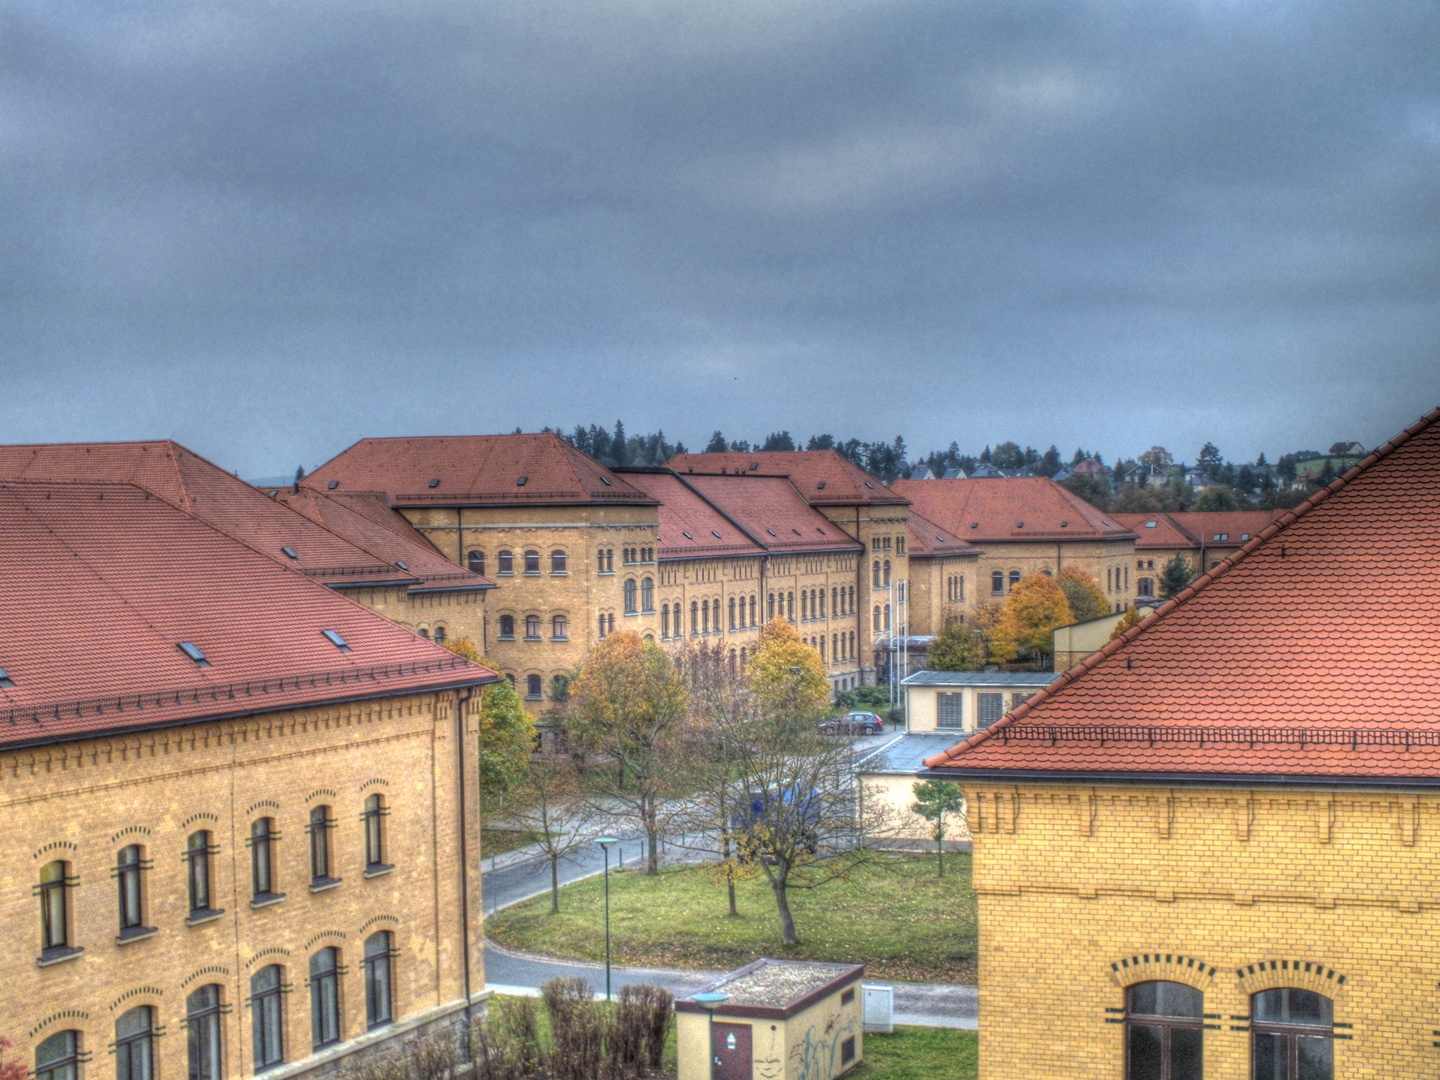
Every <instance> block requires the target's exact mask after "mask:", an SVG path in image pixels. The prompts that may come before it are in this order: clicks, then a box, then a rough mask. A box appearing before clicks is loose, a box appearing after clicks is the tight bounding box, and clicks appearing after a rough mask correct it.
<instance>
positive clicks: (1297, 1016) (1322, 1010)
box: [1286, 990, 1335, 1027]
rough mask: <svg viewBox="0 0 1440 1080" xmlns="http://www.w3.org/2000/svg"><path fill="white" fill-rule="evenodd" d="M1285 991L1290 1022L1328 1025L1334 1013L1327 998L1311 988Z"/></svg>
mask: <svg viewBox="0 0 1440 1080" xmlns="http://www.w3.org/2000/svg"><path fill="white" fill-rule="evenodd" d="M1286 993H1287V994H1288V995H1289V998H1290V1002H1289V1004H1290V1023H1292V1024H1321V1025H1324V1026H1325V1027H1329V1026H1330V1024H1331V1022H1332V1020H1333V1018H1334V1015H1335V1013H1334V1006H1333V1005H1331V1003H1330V999H1329V998H1327V997H1321V996H1320V995H1319V994H1317V993H1315V991H1313V990H1288V991H1286Z"/></svg>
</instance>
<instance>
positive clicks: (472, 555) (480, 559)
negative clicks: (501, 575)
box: [465, 548, 485, 577]
mask: <svg viewBox="0 0 1440 1080" xmlns="http://www.w3.org/2000/svg"><path fill="white" fill-rule="evenodd" d="M465 566H466V568H467V569H469V571H470V572H471V573H472V574H479V575H480V576H481V577H484V576H485V552H483V551H481V550H480V549H479V548H476V549H474V550H472V551H468V552H466V553H465Z"/></svg>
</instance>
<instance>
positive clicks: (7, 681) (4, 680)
mask: <svg viewBox="0 0 1440 1080" xmlns="http://www.w3.org/2000/svg"><path fill="white" fill-rule="evenodd" d="M14 685H15V681H14V680H13V679H11V678H10V676H9V674H8V673H7V672H6V671H5V669H4V668H3V667H0V686H14Z"/></svg>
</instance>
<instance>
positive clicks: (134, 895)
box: [39, 795, 392, 964]
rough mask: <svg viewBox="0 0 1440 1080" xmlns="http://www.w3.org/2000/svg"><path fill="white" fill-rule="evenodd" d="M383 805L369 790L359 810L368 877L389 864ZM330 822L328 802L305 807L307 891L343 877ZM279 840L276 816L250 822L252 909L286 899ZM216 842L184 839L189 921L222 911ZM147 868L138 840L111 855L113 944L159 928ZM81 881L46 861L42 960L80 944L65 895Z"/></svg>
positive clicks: (208, 837) (205, 834)
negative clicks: (150, 921) (280, 882)
mask: <svg viewBox="0 0 1440 1080" xmlns="http://www.w3.org/2000/svg"><path fill="white" fill-rule="evenodd" d="M389 812H390V811H389V808H388V807H387V806H386V804H385V800H384V797H383V796H380V795H371V796H369V797H368V798H367V799H366V800H365V810H364V813H363V814H362V815H361V821H362V823H363V829H364V834H365V874H366V876H369V877H373V876H375V875H377V874H380V873H384V872H386V871H388V870H390V869H392V867H391V866H390V865H389V864H388V863H386V862H385V825H384V819H385V818H386V817H387V816H388V815H389ZM335 827H336V822H335V818H334V816H333V814H332V813H331V809H330V807H328V806H317V807H315V808H314V809H313V810H311V811H310V821H309V824H308V825H307V826H306V832H308V833H309V834H310V889H311V891H312V892H320V891H322V890H324V889H329V888H333V887H334V886H336V885H339V884H340V882H341V879H340V878H339V877H338V876H335V875H334V871H335V870H336V869H337V867H336V865H335V860H334V850H333V848H334V845H333V843H332V841H331V836H330V833H331V831H332V830H333V829H334V828H335ZM279 840H280V830H279V829H277V828H276V827H275V819H274V818H268V817H265V818H257V819H256V820H255V821H254V822H252V823H251V826H250V838H249V841H248V844H249V847H250V869H251V884H252V886H253V899H252V901H251V903H252V904H253V905H254V906H256V907H263V906H266V905H268V904H271V903H275V902H278V901H280V900H283V899H284V898H285V895H284V894H283V893H281V892H280V891H279V890H278V889H277V887H276V885H277V882H276V875H275V845H276V844H277V843H278V842H279ZM219 851H220V849H219V847H218V846H217V845H216V844H215V842H214V836H213V834H212V833H211V832H210V831H209V830H208V829H202V830H200V831H199V832H194V833H191V834H190V836H189V838H188V839H187V841H186V845H185V855H184V859H185V863H186V887H187V891H188V894H189V900H190V916H189V919H188V920H187V921H189V922H190V923H192V924H194V923H201V922H208V921H209V920H210V919H213V918H216V917H218V916H220V915H222V914H224V911H223V909H220V908H216V907H214V906H213V904H212V901H213V900H214V899H215V894H214V890H213V887H212V886H213V869H214V860H215V856H216V855H217V854H219ZM152 868H153V864H152V861H151V860H150V859H148V858H146V853H145V849H144V848H143V847H142V846H141V845H139V844H129V845H127V846H126V847H123V848H121V849H120V851H119V854H118V855H117V856H116V860H115V869H114V871H113V877H114V878H115V881H116V885H117V891H118V897H117V899H118V904H117V914H118V923H119V926H118V936H117V938H116V941H117V943H119V944H124V943H126V942H128V941H132V940H134V939H136V938H141V937H149V936H151V935H153V934H155V933H157V930H156V928H155V927H152V926H149V925H147V920H146V912H147V907H148V904H147V899H148V896H147V882H146V876H147V875H148V874H149V873H150V872H151V870H152ZM78 884H79V878H78V877H77V876H75V875H74V874H73V873H72V872H71V867H70V864H69V863H68V862H64V861H56V862H51V863H47V864H46V865H45V866H43V867H41V869H40V886H39V896H40V962H41V963H42V964H47V963H52V962H55V961H57V960H60V959H64V958H67V957H69V956H72V955H75V954H77V953H79V952H80V951H81V948H82V947H81V946H79V945H77V944H76V942H75V940H74V927H73V923H74V919H73V917H72V912H71V894H72V892H73V891H74V889H75V887H76V886H77V885H78Z"/></svg>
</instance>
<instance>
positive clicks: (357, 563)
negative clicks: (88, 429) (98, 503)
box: [0, 440, 453, 585]
mask: <svg viewBox="0 0 1440 1080" xmlns="http://www.w3.org/2000/svg"><path fill="white" fill-rule="evenodd" d="M0 479H5V480H55V481H65V482H68V481H74V482H78V483H88V482H97V483H130V484H135V485H136V486H138V487H141V488H143V489H144V490H146V491H148V492H150V493H151V494H152V495H155V496H157V497H159V498H161V499H164V500H165V501H166V502H168V503H169V504H170V505H171V506H174V507H176V508H178V509H180V510H182V511H184V512H185V513H187V514H193V515H194V516H195V517H198V518H202V519H203V520H205V521H207V522H209V523H210V524H211V525H214V526H215V527H216V528H218V529H220V530H221V531H222V532H224V533H225V534H226V535H228V536H231V537H234V538H235V539H236V540H239V541H240V542H241V543H244V544H248V545H249V546H251V547H252V548H254V549H255V550H256V551H259V552H261V553H263V554H265V555H268V556H270V557H271V558H273V559H276V560H278V561H281V562H282V563H285V564H287V565H289V566H290V567H291V569H295V570H298V571H300V572H301V573H305V574H309V575H311V576H313V577H316V578H317V579H318V580H321V581H324V582H325V583H326V584H329V585H364V584H369V583H374V582H377V581H395V580H404V579H407V578H409V577H410V576H411V575H409V574H406V573H405V572H404V571H401V570H399V569H397V568H396V567H395V566H394V564H393V562H392V561H391V560H388V559H385V558H384V557H382V556H381V555H379V554H378V553H375V552H371V551H367V550H365V549H364V548H363V547H359V546H357V545H355V544H353V543H351V542H350V541H349V540H347V539H345V538H344V537H341V536H337V535H336V534H335V533H333V532H331V531H329V530H328V529H325V528H323V527H321V526H319V525H316V524H315V523H314V522H312V521H309V520H307V519H306V518H304V517H302V516H301V515H299V514H297V513H295V512H294V511H293V510H290V509H289V508H288V507H285V506H281V505H279V504H278V503H277V502H275V501H274V500H271V499H269V498H267V497H266V495H265V494H264V493H262V492H260V491H257V490H256V489H255V488H253V487H251V486H250V485H249V484H247V483H245V481H243V480H241V479H239V478H238V477H235V476H232V475H231V474H230V473H227V472H226V471H225V470H224V469H222V468H220V467H219V466H218V465H215V464H213V463H212V462H210V461H207V460H205V459H204V458H202V457H201V456H200V455H199V454H196V453H194V452H193V451H190V450H187V449H186V448H185V447H183V446H181V445H180V444H179V443H176V442H172V441H169V440H163V441H157V442H132V443H75V444H64V443H60V444H49V445H42V446H0ZM287 547H288V548H289V549H290V550H291V551H293V552H295V555H296V558H295V559H293V560H292V559H290V558H289V556H287V555H285V554H284V551H283V549H284V548H287ZM452 569H453V568H452Z"/></svg>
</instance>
